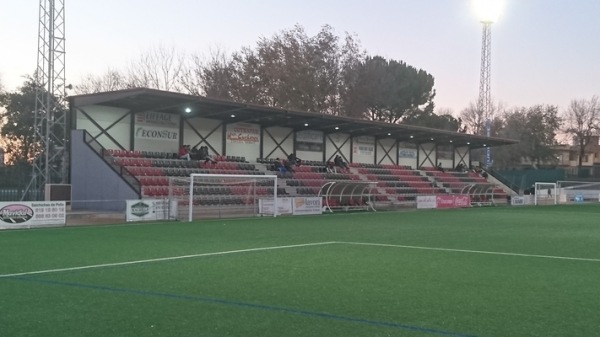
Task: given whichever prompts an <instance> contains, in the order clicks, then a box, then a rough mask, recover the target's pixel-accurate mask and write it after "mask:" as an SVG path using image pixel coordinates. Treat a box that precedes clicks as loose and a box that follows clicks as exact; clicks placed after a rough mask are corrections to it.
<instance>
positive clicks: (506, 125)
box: [494, 105, 561, 168]
mask: <svg viewBox="0 0 600 337" xmlns="http://www.w3.org/2000/svg"><path fill="white" fill-rule="evenodd" d="M560 123H561V119H560V117H559V116H558V108H557V107H556V106H552V105H547V106H544V105H535V106H532V107H528V108H527V107H521V108H515V109H513V110H511V111H506V112H505V113H504V115H503V123H502V127H501V129H500V130H499V131H498V136H500V137H503V138H509V139H515V140H518V141H519V143H518V144H514V145H506V146H501V147H498V148H495V149H494V166H496V167H499V168H514V167H519V166H521V164H522V160H523V159H524V160H526V161H528V162H530V163H532V164H533V165H534V166H538V165H540V164H542V163H548V162H553V161H556V157H555V150H554V146H555V145H556V140H555V138H556V133H557V131H559V129H560Z"/></svg>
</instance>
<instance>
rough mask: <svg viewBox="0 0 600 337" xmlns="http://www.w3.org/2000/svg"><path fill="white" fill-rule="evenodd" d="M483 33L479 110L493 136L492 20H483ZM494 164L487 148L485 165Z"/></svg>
mask: <svg viewBox="0 0 600 337" xmlns="http://www.w3.org/2000/svg"><path fill="white" fill-rule="evenodd" d="M482 23H483V34H482V38H481V73H480V74H479V98H478V99H477V110H478V111H479V113H480V114H481V115H482V117H483V118H485V135H486V136H488V137H489V136H491V129H492V127H491V122H490V108H491V104H492V97H491V89H490V74H491V64H492V22H489V21H482ZM491 165H492V152H491V149H490V148H489V147H487V148H486V149H485V167H486V168H489V167H490V166H491Z"/></svg>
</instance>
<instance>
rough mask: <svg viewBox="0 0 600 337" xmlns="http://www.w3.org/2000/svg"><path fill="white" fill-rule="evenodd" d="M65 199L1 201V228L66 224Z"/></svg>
mask: <svg viewBox="0 0 600 337" xmlns="http://www.w3.org/2000/svg"><path fill="white" fill-rule="evenodd" d="M66 222H67V215H66V202H64V201H31V202H23V201H14V202H0V229H12V228H31V227H40V226H51V225H64V224H65V223H66Z"/></svg>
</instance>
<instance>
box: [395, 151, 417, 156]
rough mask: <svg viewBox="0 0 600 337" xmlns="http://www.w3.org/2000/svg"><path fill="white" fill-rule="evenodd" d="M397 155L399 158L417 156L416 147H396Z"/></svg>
mask: <svg viewBox="0 0 600 337" xmlns="http://www.w3.org/2000/svg"><path fill="white" fill-rule="evenodd" d="M398 157H400V158H417V150H416V149H398Z"/></svg>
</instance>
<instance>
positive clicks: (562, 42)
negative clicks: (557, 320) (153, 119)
mask: <svg viewBox="0 0 600 337" xmlns="http://www.w3.org/2000/svg"><path fill="white" fill-rule="evenodd" d="M0 2H1V4H2V5H1V10H0V78H1V81H2V83H4V86H5V87H7V88H8V89H10V90H14V89H16V87H17V86H19V85H20V84H21V83H22V82H23V75H26V74H32V73H33V71H34V69H35V67H36V53H37V30H38V26H37V22H38V7H39V1H37V0H0ZM65 2H66V5H65V6H66V20H65V21H66V37H67V44H66V49H67V52H66V64H67V65H66V69H67V82H68V83H73V84H76V83H78V81H79V80H80V78H81V77H82V76H83V75H84V74H88V73H91V74H100V73H103V72H105V71H106V70H107V69H109V68H116V69H119V68H123V67H125V66H126V65H127V64H128V62H130V61H132V60H134V59H136V58H137V57H138V56H139V55H140V54H141V53H142V52H144V51H147V50H149V49H152V48H154V47H157V46H159V45H162V46H167V47H174V48H175V49H177V50H180V51H182V52H186V53H200V54H204V55H208V53H209V50H210V49H214V48H215V47H219V48H221V49H225V50H227V51H229V52H231V51H235V50H238V49H239V48H240V47H242V46H254V45H255V43H256V41H257V39H258V38H259V37H270V36H272V35H273V34H274V33H276V32H277V31H280V30H281V29H288V28H291V27H292V26H293V25H295V24H300V25H302V26H303V27H305V29H306V30H307V32H308V34H310V35H313V34H315V33H316V32H318V31H319V30H320V27H321V26H323V25H325V24H329V25H331V26H332V27H333V28H334V29H335V31H336V32H337V33H338V35H343V34H344V32H350V33H352V34H356V35H357V36H358V38H359V40H360V41H361V44H362V46H363V47H364V48H365V49H366V50H367V52H368V53H369V54H371V55H375V54H378V55H382V56H384V57H386V58H391V59H396V60H403V61H405V62H407V63H408V64H409V65H412V66H414V67H416V68H421V69H424V70H425V71H427V72H429V73H431V74H432V75H433V76H434V77H435V89H436V91H437V96H436V99H435V103H436V107H437V108H449V109H452V110H453V111H454V112H455V113H458V112H460V110H462V109H463V108H465V107H466V106H467V105H468V104H469V102H474V101H476V99H477V95H478V90H479V88H478V87H479V72H480V57H481V30H482V25H481V23H480V22H479V20H478V18H477V17H476V15H475V13H474V11H473V8H472V3H471V0H370V1H365V0H362V1H358V0H346V1H340V0H335V1H334V0H304V1H282V0H261V1H258V0H245V1H243V0H220V1H202V0H169V1H165V0H162V1H157V0H143V1H142V0H120V1H117V0H102V1H97V0H96V1H92V0H77V1H70V0H65ZM599 14H600V1H598V0H505V5H504V9H503V13H502V15H501V16H500V17H499V19H498V21H497V22H495V23H494V24H493V26H492V83H491V87H492V96H493V99H494V100H496V101H500V102H503V103H504V104H505V105H507V106H530V105H533V104H554V105H558V106H559V107H561V108H565V107H566V106H567V105H568V103H569V101H570V100H571V99H574V98H590V97H591V96H592V95H596V94H598V95H600V84H599V83H600V65H599V63H600V43H599V41H598V39H599V37H600V20H599V19H598V15H599Z"/></svg>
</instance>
